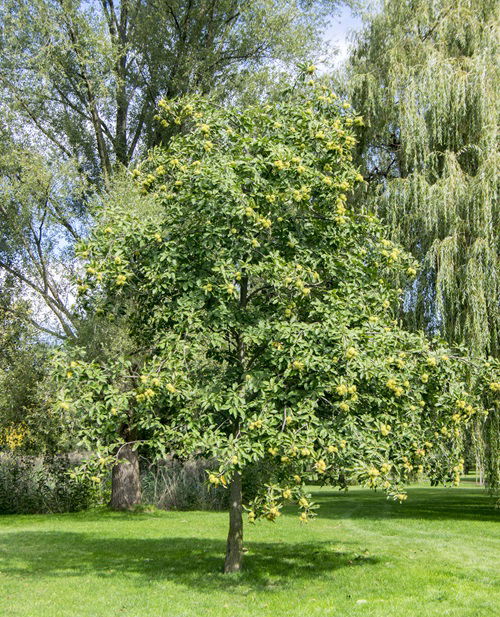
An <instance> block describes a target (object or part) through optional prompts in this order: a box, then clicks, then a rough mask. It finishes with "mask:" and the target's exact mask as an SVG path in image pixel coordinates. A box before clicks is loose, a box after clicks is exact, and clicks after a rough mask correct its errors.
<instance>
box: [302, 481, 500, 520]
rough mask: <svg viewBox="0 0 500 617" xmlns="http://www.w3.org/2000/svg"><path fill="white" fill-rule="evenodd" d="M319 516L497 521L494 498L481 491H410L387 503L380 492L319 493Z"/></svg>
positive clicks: (419, 489)
mask: <svg viewBox="0 0 500 617" xmlns="http://www.w3.org/2000/svg"><path fill="white" fill-rule="evenodd" d="M313 495H314V498H315V500H316V501H317V502H318V503H319V504H320V505H321V508H320V509H319V511H318V514H319V516H320V517H325V518H332V519H342V518H354V519H356V518H363V519H368V518H369V519H372V520H380V519H390V518H394V519H408V520H409V519H415V520H443V521H444V520H464V521H494V522H500V509H498V508H496V507H495V498H494V497H491V496H489V495H488V493H487V492H486V491H485V490H484V489H482V488H463V487H461V488H459V489H457V488H444V487H443V488H439V489H436V488H420V487H419V488H409V489H408V499H407V500H406V501H405V502H404V503H399V502H395V501H393V500H388V499H387V498H386V496H385V494H384V493H383V492H373V491H369V490H355V491H352V492H349V491H348V492H347V493H345V492H339V491H334V490H332V491H326V490H324V491H322V492H317V493H313Z"/></svg>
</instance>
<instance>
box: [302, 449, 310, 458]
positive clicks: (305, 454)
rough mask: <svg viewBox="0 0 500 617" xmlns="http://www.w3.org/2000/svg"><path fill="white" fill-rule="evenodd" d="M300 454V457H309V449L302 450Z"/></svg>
mask: <svg viewBox="0 0 500 617" xmlns="http://www.w3.org/2000/svg"><path fill="white" fill-rule="evenodd" d="M300 453H301V454H302V456H309V455H310V454H311V450H309V448H302V450H301V451H300Z"/></svg>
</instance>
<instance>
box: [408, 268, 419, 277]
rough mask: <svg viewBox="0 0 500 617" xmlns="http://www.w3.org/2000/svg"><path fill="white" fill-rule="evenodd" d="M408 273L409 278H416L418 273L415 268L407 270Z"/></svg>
mask: <svg viewBox="0 0 500 617" xmlns="http://www.w3.org/2000/svg"><path fill="white" fill-rule="evenodd" d="M406 273H407V274H408V276H416V274H417V271H416V270H415V268H411V267H410V268H408V269H407V270H406Z"/></svg>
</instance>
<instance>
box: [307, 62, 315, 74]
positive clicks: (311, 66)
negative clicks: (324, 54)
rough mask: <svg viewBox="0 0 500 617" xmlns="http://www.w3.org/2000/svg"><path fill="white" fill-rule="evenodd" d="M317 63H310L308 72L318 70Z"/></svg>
mask: <svg viewBox="0 0 500 617" xmlns="http://www.w3.org/2000/svg"><path fill="white" fill-rule="evenodd" d="M316 68H317V67H316V65H314V64H310V65H309V66H308V67H307V68H306V73H314V72H315V71H316Z"/></svg>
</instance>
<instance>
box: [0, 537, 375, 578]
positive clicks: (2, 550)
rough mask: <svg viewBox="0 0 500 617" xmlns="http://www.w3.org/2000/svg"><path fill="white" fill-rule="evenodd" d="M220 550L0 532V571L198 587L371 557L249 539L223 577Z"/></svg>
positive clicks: (189, 541) (187, 542) (217, 545)
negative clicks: (134, 578)
mask: <svg viewBox="0 0 500 617" xmlns="http://www.w3.org/2000/svg"><path fill="white" fill-rule="evenodd" d="M344 546H345V543H344ZM224 552H225V542H223V541H220V540H210V539H196V538H170V537H167V538H155V539H137V538H135V539H128V538H103V539H99V538H96V537H95V536H93V535H90V534H86V533H74V532H53V531H47V532H30V531H28V532H23V533H8V534H5V535H4V536H3V537H2V536H0V571H1V572H2V574H4V575H13V576H21V577H23V579H27V578H29V577H36V578H37V579H40V578H44V577H58V576H62V577H68V576H70V577H71V576H75V577H78V576H85V575H89V574H97V575H98V576H99V577H115V576H120V577H123V576H127V575H128V574H130V575H137V574H138V575H141V576H143V577H144V578H145V579H147V580H148V581H151V580H165V579H166V580H171V581H172V582H175V583H179V584H183V585H186V586H196V588H198V589H199V588H207V589H208V588H210V589H211V590H213V589H214V587H220V588H221V589H225V590H227V588H228V587H233V588H235V589H236V588H238V587H240V588H241V587H247V588H249V590H272V589H273V588H280V587H281V588H282V587H283V586H286V585H288V584H290V581H291V580H294V581H295V582H296V581H297V579H306V580H307V579H313V578H314V579H316V578H318V577H319V576H321V575H324V574H327V573H329V572H333V571H335V570H338V569H339V568H345V567H359V566H369V565H370V564H373V563H377V561H378V560H377V559H375V558H373V557H369V556H368V555H365V554H356V553H354V552H342V551H340V550H338V549H337V548H336V547H335V546H334V545H332V544H331V543H327V542H315V543H302V544H282V543H260V542H251V543H250V545H249V551H248V553H247V554H246V555H245V560H244V571H243V572H242V573H240V574H238V575H237V576H230V577H227V576H224V575H223V574H222V571H221V568H222V562H223V557H224ZM6 555H9V556H11V557H5V556H6Z"/></svg>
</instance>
